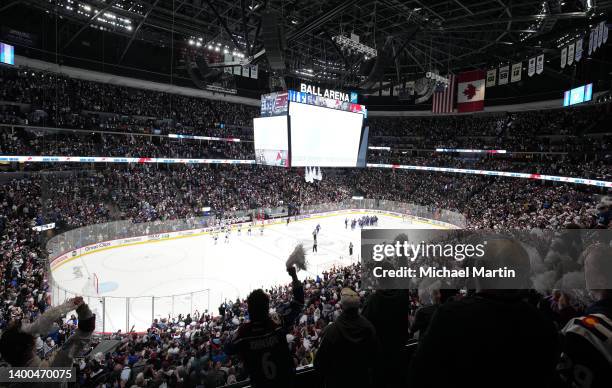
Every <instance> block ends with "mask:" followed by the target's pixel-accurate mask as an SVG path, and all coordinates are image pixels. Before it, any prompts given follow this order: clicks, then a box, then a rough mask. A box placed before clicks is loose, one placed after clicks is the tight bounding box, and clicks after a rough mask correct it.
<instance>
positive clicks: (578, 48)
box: [576, 38, 583, 62]
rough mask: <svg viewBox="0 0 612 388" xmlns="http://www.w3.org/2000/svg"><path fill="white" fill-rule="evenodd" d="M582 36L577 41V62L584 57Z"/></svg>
mask: <svg viewBox="0 0 612 388" xmlns="http://www.w3.org/2000/svg"><path fill="white" fill-rule="evenodd" d="M582 44H583V42H582V38H580V39H578V40H577V41H576V62H580V60H581V59H582Z"/></svg>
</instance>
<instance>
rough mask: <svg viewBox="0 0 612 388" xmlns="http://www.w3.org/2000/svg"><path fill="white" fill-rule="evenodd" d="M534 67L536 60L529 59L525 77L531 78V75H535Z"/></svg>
mask: <svg viewBox="0 0 612 388" xmlns="http://www.w3.org/2000/svg"><path fill="white" fill-rule="evenodd" d="M535 67H536V59H535V57H533V58H529V65H528V66H527V75H528V76H530V77H533V75H534V74H535Z"/></svg>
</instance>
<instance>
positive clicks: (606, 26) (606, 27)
mask: <svg viewBox="0 0 612 388" xmlns="http://www.w3.org/2000/svg"><path fill="white" fill-rule="evenodd" d="M602 23H603V24H604V25H603V38H602V40H603V42H604V43H606V42H607V41H608V25H607V24H606V23H607V22H602Z"/></svg>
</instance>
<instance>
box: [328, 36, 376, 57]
mask: <svg viewBox="0 0 612 388" xmlns="http://www.w3.org/2000/svg"><path fill="white" fill-rule="evenodd" d="M332 40H333V41H334V42H335V43H336V44H337V45H338V46H340V48H341V49H344V50H348V51H351V52H354V53H358V54H362V55H365V56H367V57H368V58H374V57H375V56H376V55H377V51H376V49H374V48H372V47H370V46H366V45H365V44H363V43H359V42H358V41H356V40H353V39H351V38H347V37H346V36H344V35H336V36H334V37H332Z"/></svg>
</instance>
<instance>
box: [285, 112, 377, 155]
mask: <svg viewBox="0 0 612 388" xmlns="http://www.w3.org/2000/svg"><path fill="white" fill-rule="evenodd" d="M289 117H290V128H291V166H292V167H305V166H319V167H356V166H358V165H359V164H360V163H359V162H358V159H361V158H359V154H360V140H361V132H362V125H363V115H362V114H361V113H352V112H346V111H341V110H336V109H329V108H324V107H319V106H314V105H307V104H301V103H296V102H291V103H290V104H289ZM365 141H367V140H365Z"/></svg>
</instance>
